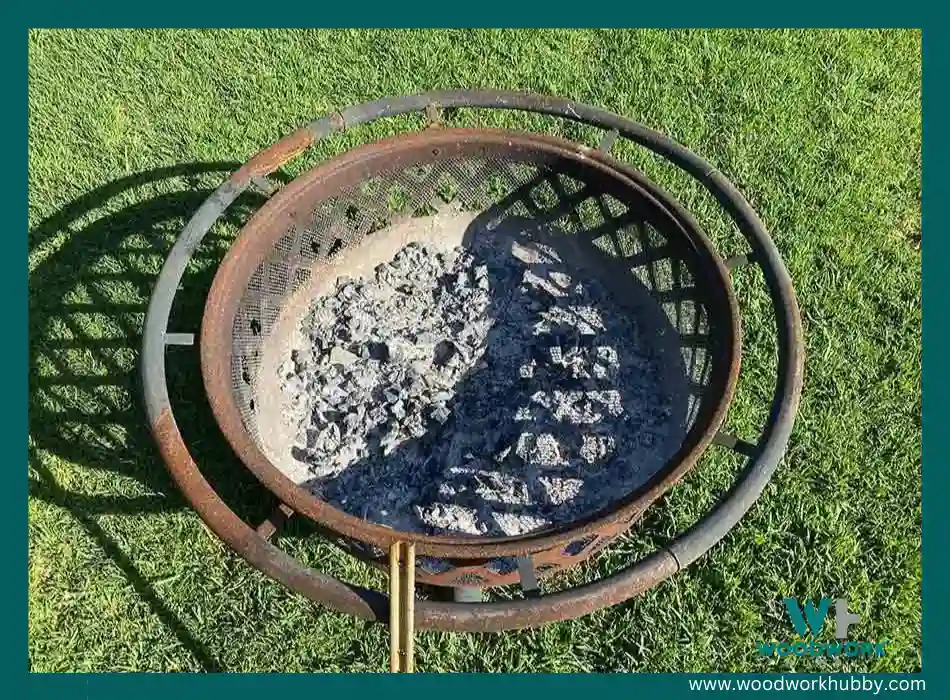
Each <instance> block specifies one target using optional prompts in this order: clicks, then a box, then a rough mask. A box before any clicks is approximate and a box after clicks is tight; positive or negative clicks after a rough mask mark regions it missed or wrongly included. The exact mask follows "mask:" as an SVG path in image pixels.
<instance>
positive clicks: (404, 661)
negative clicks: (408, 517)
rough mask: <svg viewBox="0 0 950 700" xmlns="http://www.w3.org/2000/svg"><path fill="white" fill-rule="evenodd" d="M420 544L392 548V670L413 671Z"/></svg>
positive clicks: (390, 562)
mask: <svg viewBox="0 0 950 700" xmlns="http://www.w3.org/2000/svg"><path fill="white" fill-rule="evenodd" d="M415 587H416V546H415V545H414V544H406V543H405V542H397V543H395V544H393V545H392V546H391V547H390V548H389V670H390V671H391V672H392V673H412V672H413V655H414V649H413V637H414V635H415Z"/></svg>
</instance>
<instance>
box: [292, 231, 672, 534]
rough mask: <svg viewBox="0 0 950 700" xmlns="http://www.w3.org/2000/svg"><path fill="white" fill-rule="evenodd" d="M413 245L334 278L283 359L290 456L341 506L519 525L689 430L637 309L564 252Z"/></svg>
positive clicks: (519, 529)
mask: <svg viewBox="0 0 950 700" xmlns="http://www.w3.org/2000/svg"><path fill="white" fill-rule="evenodd" d="M538 250H539V251H540V257H538V258H537V259H536V260H535V261H532V262H531V263H530V264H528V263H525V262H522V261H520V260H518V259H516V258H515V257H513V256H512V255H511V251H510V246H505V245H500V244H499V243H498V241H493V240H492V239H491V237H490V236H483V237H478V238H477V240H476V243H475V244H474V245H473V246H472V247H469V248H466V249H455V250H452V251H449V252H447V253H445V252H440V251H438V250H437V249H435V248H434V247H432V246H429V245H426V244H417V243H414V244H410V245H408V246H406V247H405V248H403V249H402V250H401V251H400V252H399V253H398V254H397V255H396V256H395V257H394V258H393V260H392V261H391V262H389V263H387V264H384V265H381V266H379V267H378V268H377V269H376V271H375V277H373V278H370V279H361V280H345V279H344V280H339V281H338V284H337V286H336V289H335V291H334V292H333V293H332V294H330V295H328V296H325V297H323V298H320V299H318V300H316V301H315V302H314V305H313V307H312V311H311V313H310V315H309V316H308V317H307V319H306V320H305V321H304V324H305V326H304V328H305V335H306V336H307V337H308V338H309V339H310V343H311V344H310V346H309V347H307V348H301V349H298V350H297V351H295V353H294V356H293V358H292V360H290V361H288V362H287V363H286V364H285V365H284V367H283V368H282V373H283V377H282V390H283V391H284V392H287V393H288V394H289V395H290V397H291V401H292V403H293V404H294V405H295V406H296V407H297V408H298V410H299V409H303V413H302V415H304V416H305V418H304V420H302V421H301V423H300V425H299V434H298V438H297V444H296V446H295V447H294V450H293V452H294V457H295V459H297V460H299V461H301V462H304V463H305V464H307V465H308V468H309V470H310V473H311V474H312V479H311V480H310V481H309V482H308V486H309V487H310V488H311V489H312V490H313V491H314V493H316V494H317V495H319V496H320V497H321V498H323V499H325V500H327V501H328V502H330V503H332V504H334V505H336V506H337V507H339V508H341V509H343V510H345V511H347V512H349V513H351V514H353V515H357V516H359V517H362V518H366V519H368V520H371V521H373V522H377V523H381V524H384V525H388V526H390V527H393V528H396V529H399V530H415V531H424V532H431V533H445V532H455V533H465V534H471V535H483V534H487V535H501V534H506V535H517V534H524V533H526V532H530V531H534V530H537V529H539V528H543V527H545V526H547V525H549V524H552V523H557V522H564V521H569V520H573V519H576V518H578V517H581V516H583V515H585V514H589V513H591V512H593V511H596V510H598V509H600V508H602V507H604V506H606V505H608V504H610V503H611V502H613V501H615V500H616V499H618V498H620V497H622V496H624V495H625V494H627V493H629V492H630V491H632V490H633V489H635V488H637V487H638V486H640V485H641V484H642V483H643V482H645V481H646V479H648V478H649V477H650V476H651V475H652V474H653V473H654V472H655V471H656V470H657V469H659V468H660V467H661V466H662V465H663V464H664V463H665V462H666V460H667V459H668V458H669V457H670V456H671V455H672V453H673V451H675V450H676V449H677V447H678V443H679V440H680V439H681V438H682V426H681V425H679V424H678V423H679V422H680V421H679V419H678V418H677V417H676V416H675V414H676V412H677V409H678V406H677V400H676V397H675V396H674V395H673V392H671V391H670V390H668V389H667V388H666V386H667V385H668V382H667V381H666V380H665V378H664V376H663V375H664V373H668V372H669V369H668V368H665V367H664V366H663V364H662V363H661V361H660V356H659V354H658V353H657V351H656V349H655V348H654V347H651V345H650V343H649V338H644V337H641V336H642V335H646V334H642V333H640V332H639V328H638V326H637V323H636V319H633V318H630V317H629V313H627V312H626V311H625V310H624V309H623V308H621V307H617V306H616V305H615V303H614V302H613V301H612V300H611V299H610V297H609V295H608V294H607V292H606V291H605V290H604V289H603V288H602V287H601V286H600V285H599V284H598V283H597V281H596V280H589V279H585V280H579V279H573V278H572V276H571V275H570V274H569V273H568V272H567V267H566V266H565V265H564V264H563V263H562V262H561V261H560V260H559V259H558V257H557V255H556V254H555V253H554V251H552V250H550V249H549V248H545V247H543V246H542V247H540V248H539V249H538Z"/></svg>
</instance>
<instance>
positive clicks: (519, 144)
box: [201, 129, 740, 585]
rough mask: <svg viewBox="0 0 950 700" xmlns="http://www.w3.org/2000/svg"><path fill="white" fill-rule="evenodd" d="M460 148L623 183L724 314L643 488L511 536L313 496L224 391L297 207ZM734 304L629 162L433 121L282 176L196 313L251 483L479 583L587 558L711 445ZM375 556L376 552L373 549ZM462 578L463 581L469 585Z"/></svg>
mask: <svg viewBox="0 0 950 700" xmlns="http://www.w3.org/2000/svg"><path fill="white" fill-rule="evenodd" d="M457 156H471V157H475V156H478V157H482V158H484V157H492V156H503V157H509V158H510V157H519V158H523V159H530V162H532V163H538V162H540V163H543V164H544V165H546V166H550V167H551V168H552V169H555V170H560V171H563V170H568V171H570V169H572V168H573V169H576V170H575V172H580V171H583V172H584V174H585V178H587V179H591V178H597V183H598V186H602V187H603V188H604V189H605V190H606V191H607V192H610V193H612V194H615V195H616V196H617V197H628V196H630V195H629V192H630V191H635V192H637V196H638V197H639V198H640V199H641V200H642V202H643V203H644V205H645V206H647V207H648V208H649V216H650V217H652V219H653V220H656V221H661V220H663V221H665V222H666V223H667V224H668V225H669V226H670V227H671V229H672V228H674V227H675V229H676V230H678V231H679V235H681V236H682V238H683V241H682V244H683V245H689V246H692V247H693V250H694V252H695V254H697V255H698V256H700V261H701V266H700V269H701V271H702V273H704V274H705V275H706V280H705V288H704V289H705V292H706V294H707V297H708V300H709V302H710V307H711V308H712V309H713V313H715V315H716V316H717V318H721V319H723V321H722V326H723V328H724V330H723V333H722V339H723V341H724V342H723V344H722V348H721V352H720V353H719V354H718V355H717V356H716V357H715V358H713V363H714V371H713V377H714V378H715V379H714V380H713V381H714V383H715V385H714V386H713V387H712V388H711V391H710V395H711V396H714V397H716V398H710V399H709V400H708V401H705V402H704V405H703V407H702V409H701V415H700V418H699V419H698V420H697V421H696V423H695V425H694V426H693V428H692V429H691V430H690V431H689V433H688V435H687V437H686V440H685V442H684V444H683V445H682V447H681V448H680V449H679V450H678V452H677V453H676V454H675V455H674V456H673V457H672V458H671V459H670V461H669V462H668V464H667V466H666V467H665V468H664V469H662V470H660V471H659V472H658V473H657V474H656V475H654V476H653V477H652V478H651V479H650V480H649V481H648V482H647V483H646V484H645V485H644V486H643V487H642V488H641V489H639V490H638V491H637V492H635V493H634V494H631V495H630V496H629V497H628V498H627V499H625V500H624V501H623V502H621V503H620V504H618V505H616V506H614V507H611V508H610V509H606V510H604V511H601V512H599V513H596V514H594V515H592V516H589V517H587V518H585V519H583V520H580V521H576V522H572V523H569V524H566V525H560V526H557V527H551V528H549V529H547V530H542V531H540V532H537V533H532V534H530V535H525V536H520V537H479V538H473V537H470V536H468V537H464V536H450V535H442V536H428V535H423V534H420V533H410V532H397V531H394V530H392V529H390V528H387V527H383V526H380V525H376V524H374V523H370V522H367V521H365V520H362V519H360V518H357V517H354V516H352V515H349V514H347V513H344V512H343V511H340V510H338V509H336V508H334V507H333V506H331V505H330V504H328V503H326V502H324V501H322V500H319V499H317V498H315V497H314V496H313V495H312V494H311V493H310V492H309V491H307V490H305V489H303V488H301V487H299V486H297V485H296V484H294V483H293V482H292V481H291V480H290V479H288V478H287V477H286V476H285V475H284V474H283V473H281V472H280V471H279V470H278V469H277V468H276V467H275V466H274V465H273V464H272V463H271V462H270V460H269V459H268V458H267V457H266V456H265V455H264V454H263V452H262V450H261V449H260V447H259V445H258V444H257V443H256V441H255V440H254V439H253V438H252V436H251V435H250V434H249V433H248V431H247V429H246V426H245V424H244V421H243V419H242V417H241V415H240V412H239V410H238V407H237V404H236V403H235V397H234V395H233V393H232V388H231V387H232V385H231V380H232V369H231V367H232V364H231V359H232V356H231V352H232V328H233V327H234V316H235V313H236V311H237V309H238V306H239V303H240V300H241V298H242V296H243V294H244V291H245V289H246V288H247V286H248V283H249V280H250V278H251V276H252V275H253V274H254V273H255V271H257V270H258V269H259V268H260V266H261V265H262V263H263V262H264V261H265V259H266V258H267V255H268V254H269V253H270V251H271V250H272V249H273V247H274V246H275V245H276V244H277V241H278V240H279V239H280V238H281V237H282V236H283V235H284V234H285V232H286V231H287V230H288V228H289V227H290V226H292V225H294V224H300V222H299V221H297V219H296V218H295V217H296V216H297V214H298V212H300V211H301V210H304V211H308V210H309V209H310V208H312V207H314V206H316V204H317V203H318V202H320V201H322V200H323V199H325V198H327V197H329V196H331V195H333V194H336V193H338V192H340V191H343V190H345V189H347V188H350V187H353V186H355V185H356V184H358V183H360V182H362V181H363V180H365V179H366V178H368V177H372V176H373V175H374V174H377V173H379V172H381V171H384V170H385V169H393V168H405V167H407V166H410V165H415V164H417V163H425V162H429V161H431V160H432V159H434V158H435V159H437V158H440V157H441V158H448V157H457ZM739 345H740V343H739V323H738V310H737V307H736V303H735V299H734V298H733V296H732V292H731V287H730V284H729V279H728V274H727V272H726V270H725V266H724V264H723V262H722V260H721V258H719V256H718V254H716V253H715V251H714V250H713V249H712V247H711V245H710V244H709V242H708V239H706V237H705V235H704V234H703V233H702V231H701V229H699V227H698V224H696V223H695V221H693V220H692V219H691V218H688V217H687V215H685V214H684V213H683V211H682V209H681V208H680V207H679V205H677V204H676V203H675V201H673V200H672V198H670V197H669V196H668V195H666V194H665V193H663V192H662V191H661V190H660V189H659V188H658V187H656V186H655V185H652V183H649V181H648V180H647V179H646V178H645V177H644V176H643V175H641V174H639V173H637V172H636V171H634V170H632V169H630V168H626V167H622V166H620V165H619V164H617V163H616V162H615V161H613V160H612V159H610V158H609V157H608V156H606V155H604V154H602V153H600V152H597V151H595V150H593V149H589V148H586V147H583V146H579V145H577V144H574V143H572V142H569V141H565V140H563V139H558V138H554V137H550V136H541V135H536V134H525V133H519V132H511V131H502V130H473V129H451V130H449V129H440V130H437V131H426V132H423V133H412V134H406V135H403V136H397V137H393V138H390V139H386V140H384V141H382V142H378V143H373V144H368V145H366V146H363V147H361V148H357V149H354V150H352V151H349V152H348V153H346V154H344V155H343V156H341V157H339V158H336V159H334V160H332V161H330V162H328V163H326V164H324V165H322V166H319V167H317V168H315V169H313V170H311V171H310V172H308V173H305V174H303V175H301V176H300V177H298V178H297V179H296V180H294V181H293V182H291V183H290V184H288V185H287V186H285V187H284V188H283V189H282V190H281V192H280V193H278V194H277V195H276V196H275V197H273V198H272V199H271V200H270V201H269V202H268V204H267V205H265V206H264V207H262V208H261V209H260V210H258V211H257V212H256V213H255V215H254V216H253V217H252V218H251V219H250V220H249V221H248V223H247V224H246V225H245V227H244V229H243V230H242V232H241V234H240V235H239V236H238V238H237V240H236V241H235V243H234V244H233V245H232V247H231V250H230V251H229V254H228V256H227V257H226V258H225V260H224V261H223V262H222V263H221V266H220V267H219V270H218V273H217V275H216V277H215V279H214V282H213V284H212V287H211V290H210V292H209V294H208V299H207V304H206V308H205V316H204V320H203V323H202V335H201V358H202V371H203V374H204V380H205V388H206V392H207V394H208V397H209V401H210V404H211V407H212V410H213V412H214V414H215V416H216V418H217V420H218V422H219V424H220V426H221V429H222V431H223V432H224V434H225V436H226V437H227V439H228V441H229V442H230V444H231V446H232V447H233V448H234V450H235V451H236V452H237V454H238V455H239V456H240V458H241V459H242V461H243V462H244V463H245V464H246V465H247V466H248V468H249V469H250V470H251V471H252V472H253V473H254V474H255V475H256V476H257V477H258V478H259V479H260V481H261V482H262V483H263V484H264V485H265V486H266V487H267V488H268V489H270V490H271V491H273V492H274V493H275V494H276V495H277V496H278V497H279V498H280V499H281V501H283V502H284V503H286V504H288V506H289V507H291V508H292V509H293V510H294V511H296V512H298V513H300V514H302V515H305V516H306V517H309V518H311V519H313V520H314V521H316V522H317V523H319V524H320V525H322V526H323V527H325V528H327V529H329V530H330V531H332V532H335V533H339V534H341V535H343V536H345V537H347V538H350V539H353V540H356V541H357V542H360V543H367V544H369V545H372V546H373V547H375V548H376V549H378V550H379V551H381V552H385V551H387V550H388V548H389V546H390V545H391V544H393V543H394V542H397V541H407V542H413V543H414V544H415V545H416V548H417V551H419V553H420V554H423V555H428V556H433V557H440V558H445V559H449V560H452V561H453V562H467V563H459V564H458V566H456V567H453V570H452V571H449V572H444V573H426V572H424V571H420V573H419V577H420V581H423V582H426V583H433V584H437V585H460V581H461V582H464V581H466V580H469V581H478V582H479V585H483V584H484V585H500V584H502V583H511V582H517V574H507V573H499V572H497V571H492V570H491V568H490V567H489V564H490V563H491V562H492V561H493V560H496V559H499V558H502V557H511V556H519V555H524V554H531V555H533V556H534V558H535V561H536V562H537V563H538V566H539V567H545V566H546V567H548V570H549V571H551V572H553V571H555V570H560V569H563V568H567V567H569V566H574V565H576V564H578V563H580V562H582V561H584V560H586V559H587V558H588V557H589V556H590V555H591V554H592V553H593V552H596V551H598V550H599V549H600V548H602V547H603V546H605V545H606V544H608V543H609V542H610V541H611V540H612V539H613V538H615V537H616V536H617V535H619V534H621V533H622V532H623V531H625V530H626V529H627V528H629V527H630V525H631V524H632V523H633V522H634V521H635V520H636V518H638V517H639V516H640V514H642V513H643V511H644V510H646V508H647V507H648V506H649V505H650V504H651V503H652V502H653V501H655V500H656V499H657V498H659V497H660V496H661V495H662V494H663V493H664V492H665V491H666V490H667V489H668V488H670V487H671V486H672V485H673V484H674V483H676V482H677V481H678V480H679V479H681V478H682V477H683V475H685V474H686V473H687V472H688V471H689V469H690V468H692V466H693V465H694V464H695V463H696V460H697V459H698V457H699V455H700V454H702V452H703V451H704V450H705V449H706V448H707V447H708V445H709V444H710V442H711V440H712V438H713V436H714V435H715V433H716V431H717V429H718V427H719V425H720V424H721V423H722V421H723V420H724V418H725V414H726V410H727V407H728V404H729V402H730V400H731V397H732V394H733V390H734V387H735V381H736V375H737V373H738V368H739ZM583 540H590V541H591V542H592V541H593V540H597V543H598V545H599V546H598V547H597V548H594V547H583V548H582V550H581V551H580V552H579V553H578V554H572V553H570V549H569V548H570V546H571V545H573V544H575V543H577V542H580V541H583ZM380 563H382V564H384V561H383V560H382V559H381V558H380ZM470 585H471V584H470Z"/></svg>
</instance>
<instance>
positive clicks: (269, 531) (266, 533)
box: [257, 503, 294, 541]
mask: <svg viewBox="0 0 950 700" xmlns="http://www.w3.org/2000/svg"><path fill="white" fill-rule="evenodd" d="M293 514H294V512H293V511H292V510H291V509H290V507H289V506H286V505H284V504H283V503H281V504H280V505H279V506H277V507H276V508H274V512H273V513H271V514H270V515H269V516H267V520H265V521H264V522H262V523H261V524H260V525H258V526H257V534H258V535H260V536H261V537H263V538H264V539H265V540H268V541H270V540H272V539H273V538H274V535H276V534H277V531H278V530H279V529H280V528H281V527H282V526H283V524H284V523H285V522H287V520H288V519H290V518H291V517H293Z"/></svg>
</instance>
